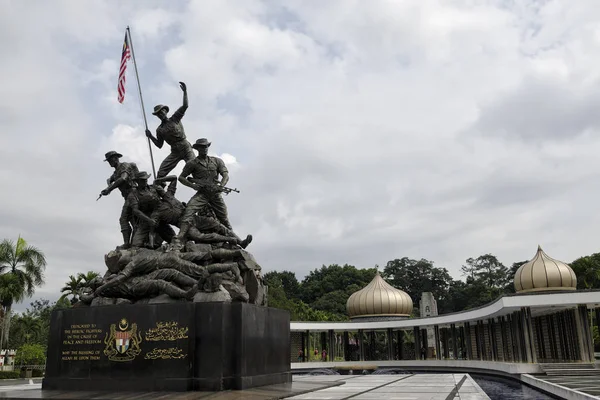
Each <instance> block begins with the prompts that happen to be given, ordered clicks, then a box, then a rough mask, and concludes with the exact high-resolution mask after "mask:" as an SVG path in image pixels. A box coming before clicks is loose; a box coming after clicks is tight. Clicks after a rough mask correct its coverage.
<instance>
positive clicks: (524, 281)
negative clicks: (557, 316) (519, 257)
mask: <svg viewBox="0 0 600 400" xmlns="http://www.w3.org/2000/svg"><path fill="white" fill-rule="evenodd" d="M514 284H515V290H516V291H517V293H526V292H536V291H544V290H553V291H554V290H575V289H576V288H577V277H576V276H575V272H573V270H572V269H571V267H570V266H569V265H568V264H566V263H564V262H562V261H558V260H555V259H553V258H552V257H550V256H548V255H547V254H546V253H544V251H543V250H542V248H541V247H540V246H538V250H537V253H536V254H535V257H533V259H531V260H530V261H528V262H526V263H525V264H523V265H521V267H520V268H519V269H518V270H517V272H516V273H515V277H514Z"/></svg>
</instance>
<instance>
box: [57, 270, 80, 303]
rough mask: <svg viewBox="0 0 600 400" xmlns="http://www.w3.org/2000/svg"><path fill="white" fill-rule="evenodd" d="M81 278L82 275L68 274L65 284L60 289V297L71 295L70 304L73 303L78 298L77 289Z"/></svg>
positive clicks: (78, 289)
mask: <svg viewBox="0 0 600 400" xmlns="http://www.w3.org/2000/svg"><path fill="white" fill-rule="evenodd" d="M80 275H82V274H80ZM82 279H83V278H82V276H77V277H74V276H73V275H69V280H68V281H67V282H66V283H65V286H64V287H63V288H62V289H60V292H61V293H62V296H60V298H61V299H65V298H67V297H69V296H72V297H71V304H75V303H76V302H77V300H78V296H79V291H80V290H81V281H82Z"/></svg>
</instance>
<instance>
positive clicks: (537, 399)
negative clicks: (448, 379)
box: [469, 373, 558, 400]
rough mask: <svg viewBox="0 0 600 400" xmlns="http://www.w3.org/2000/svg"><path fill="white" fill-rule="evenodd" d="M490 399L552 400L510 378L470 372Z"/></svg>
mask: <svg viewBox="0 0 600 400" xmlns="http://www.w3.org/2000/svg"><path fill="white" fill-rule="evenodd" d="M469 375H471V377H472V378H473V379H474V380H475V382H477V384H478V385H479V386H481V389H483V391H484V392H485V393H486V394H487V395H488V396H490V399H491V400H554V399H557V398H558V397H554V396H550V395H547V394H545V393H542V392H540V391H538V390H536V389H533V388H531V387H529V386H527V385H524V384H522V383H520V382H517V381H514V380H512V379H507V378H501V377H497V376H489V375H478V374H473V373H470V374H469Z"/></svg>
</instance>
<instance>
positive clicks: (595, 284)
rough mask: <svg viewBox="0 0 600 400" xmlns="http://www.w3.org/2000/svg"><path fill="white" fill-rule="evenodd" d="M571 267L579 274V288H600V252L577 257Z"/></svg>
mask: <svg viewBox="0 0 600 400" xmlns="http://www.w3.org/2000/svg"><path fill="white" fill-rule="evenodd" d="M571 268H572V269H573V272H575V275H576V276H577V289H595V288H600V253H594V254H592V255H589V256H584V257H580V258H578V259H576V260H575V261H573V262H572V263H571Z"/></svg>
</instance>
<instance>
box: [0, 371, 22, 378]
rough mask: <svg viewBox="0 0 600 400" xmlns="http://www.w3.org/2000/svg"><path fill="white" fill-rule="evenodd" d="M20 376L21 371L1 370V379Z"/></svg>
mask: <svg viewBox="0 0 600 400" xmlns="http://www.w3.org/2000/svg"><path fill="white" fill-rule="evenodd" d="M20 376H21V373H20V372H19V371H0V379H19V378H20Z"/></svg>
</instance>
